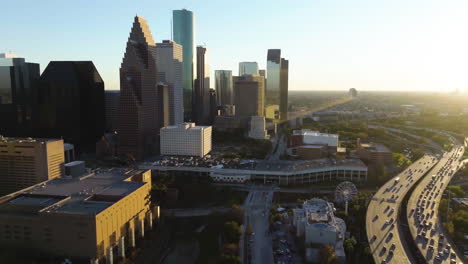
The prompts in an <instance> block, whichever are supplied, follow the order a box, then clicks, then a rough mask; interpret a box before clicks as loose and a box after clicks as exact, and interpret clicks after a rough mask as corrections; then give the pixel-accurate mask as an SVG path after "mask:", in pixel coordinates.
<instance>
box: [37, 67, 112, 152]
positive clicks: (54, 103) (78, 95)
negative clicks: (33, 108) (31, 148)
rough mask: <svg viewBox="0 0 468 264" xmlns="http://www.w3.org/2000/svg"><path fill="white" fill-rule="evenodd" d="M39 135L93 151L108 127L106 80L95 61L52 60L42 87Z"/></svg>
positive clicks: (40, 88)
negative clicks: (105, 95) (59, 139)
mask: <svg viewBox="0 0 468 264" xmlns="http://www.w3.org/2000/svg"><path fill="white" fill-rule="evenodd" d="M38 94H39V95H38V109H37V113H38V115H39V118H38V127H37V132H36V133H35V136H36V137H44V138H63V139H64V140H65V142H67V143H72V144H74V145H75V146H76V148H77V149H78V150H88V151H89V150H93V149H94V148H95V144H96V142H97V141H99V139H100V138H101V137H102V136H103V135H104V133H105V130H106V114H105V106H104V104H105V99H104V81H103V80H102V78H101V76H100V75H99V72H98V71H97V69H96V67H95V66H94V64H93V62H92V61H51V62H50V63H49V65H47V67H46V69H45V70H44V72H43V73H42V75H41V78H40V80H39V87H38Z"/></svg>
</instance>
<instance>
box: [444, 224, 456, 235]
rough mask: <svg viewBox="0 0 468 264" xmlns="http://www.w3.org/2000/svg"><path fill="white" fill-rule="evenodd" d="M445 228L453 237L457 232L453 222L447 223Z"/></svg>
mask: <svg viewBox="0 0 468 264" xmlns="http://www.w3.org/2000/svg"><path fill="white" fill-rule="evenodd" d="M444 227H445V229H447V232H449V234H451V235H452V234H453V231H454V230H455V227H454V225H453V222H452V221H448V222H447V223H445V224H444Z"/></svg>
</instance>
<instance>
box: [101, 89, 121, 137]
mask: <svg viewBox="0 0 468 264" xmlns="http://www.w3.org/2000/svg"><path fill="white" fill-rule="evenodd" d="M104 101H105V106H104V107H105V115H106V132H111V133H113V132H114V131H117V128H118V124H119V116H118V114H119V102H120V91H119V90H106V91H104Z"/></svg>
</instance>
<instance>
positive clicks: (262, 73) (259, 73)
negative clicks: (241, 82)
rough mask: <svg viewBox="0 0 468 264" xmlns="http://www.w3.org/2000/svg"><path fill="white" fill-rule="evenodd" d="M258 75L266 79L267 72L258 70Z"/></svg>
mask: <svg viewBox="0 0 468 264" xmlns="http://www.w3.org/2000/svg"><path fill="white" fill-rule="evenodd" d="M258 75H260V76H263V77H264V78H266V70H258Z"/></svg>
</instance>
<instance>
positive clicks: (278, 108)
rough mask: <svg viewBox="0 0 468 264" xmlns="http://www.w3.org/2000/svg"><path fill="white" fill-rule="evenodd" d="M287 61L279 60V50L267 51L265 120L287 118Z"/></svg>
mask: <svg viewBox="0 0 468 264" xmlns="http://www.w3.org/2000/svg"><path fill="white" fill-rule="evenodd" d="M288 75H289V61H288V60H286V59H284V58H281V50H280V49H269V50H268V55H267V80H266V83H267V85H266V87H267V89H266V104H265V116H266V118H270V119H274V120H287V118H288V79H289V78H288Z"/></svg>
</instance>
